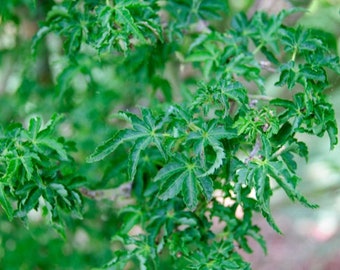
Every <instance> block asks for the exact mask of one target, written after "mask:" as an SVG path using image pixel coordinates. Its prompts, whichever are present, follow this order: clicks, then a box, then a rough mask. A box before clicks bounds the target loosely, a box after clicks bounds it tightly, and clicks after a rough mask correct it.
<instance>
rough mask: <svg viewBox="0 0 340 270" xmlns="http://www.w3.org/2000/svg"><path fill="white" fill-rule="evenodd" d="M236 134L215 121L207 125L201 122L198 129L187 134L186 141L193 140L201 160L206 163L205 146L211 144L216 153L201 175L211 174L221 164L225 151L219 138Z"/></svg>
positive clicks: (233, 136) (231, 136) (226, 137)
mask: <svg viewBox="0 0 340 270" xmlns="http://www.w3.org/2000/svg"><path fill="white" fill-rule="evenodd" d="M236 136H237V133H236V130H234V129H228V130H227V129H226V128H225V127H224V126H217V122H216V121H210V122H209V123H208V124H207V125H206V124H203V127H202V128H201V129H199V130H198V131H195V132H191V133H190V134H189V136H188V141H193V142H194V150H195V152H196V154H197V155H199V156H200V157H201V162H202V163H203V164H204V165H206V163H207V161H206V157H205V154H204V152H205V147H207V146H211V147H212V149H213V150H214V152H215V154H216V158H215V161H214V163H213V164H212V165H211V166H210V167H209V169H208V170H207V171H206V172H205V173H203V174H202V175H200V176H201V177H203V176H207V175H210V174H213V173H214V172H215V171H216V170H217V169H218V168H220V167H221V166H222V164H223V159H225V152H224V148H223V145H222V143H221V142H220V140H221V139H232V138H235V137H236Z"/></svg>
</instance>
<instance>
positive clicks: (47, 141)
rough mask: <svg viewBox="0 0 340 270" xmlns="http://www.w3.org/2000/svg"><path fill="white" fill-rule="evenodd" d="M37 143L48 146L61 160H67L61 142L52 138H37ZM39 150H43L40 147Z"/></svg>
mask: <svg viewBox="0 0 340 270" xmlns="http://www.w3.org/2000/svg"><path fill="white" fill-rule="evenodd" d="M37 145H43V146H45V147H47V148H50V149H52V150H54V151H56V152H57V153H58V155H59V157H60V159H61V160H68V156H67V152H66V150H65V149H64V146H63V144H61V143H59V142H57V141H56V140H54V139H51V138H43V139H38V140H37ZM40 151H41V152H42V153H43V152H44V151H43V150H42V149H40Z"/></svg>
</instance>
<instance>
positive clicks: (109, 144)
mask: <svg viewBox="0 0 340 270" xmlns="http://www.w3.org/2000/svg"><path fill="white" fill-rule="evenodd" d="M141 111H142V118H139V117H137V116H136V115H134V114H132V113H122V114H123V116H124V117H125V118H126V119H129V120H130V121H131V124H132V129H124V130H121V131H118V132H117V133H116V134H115V135H114V136H113V137H112V138H110V139H109V140H107V141H106V142H104V143H103V144H102V145H100V146H98V147H97V148H96V150H95V151H94V153H93V154H92V155H90V156H89V157H88V158H87V162H89V163H92V162H96V161H99V160H102V159H103V158H105V157H106V156H108V155H109V154H111V153H112V152H114V151H115V150H116V149H117V147H118V146H120V145H121V144H122V143H125V142H133V146H132V148H131V150H130V154H129V161H128V173H129V178H130V180H133V179H134V177H135V175H136V170H137V165H138V162H139V159H140V155H141V152H142V151H143V150H144V149H146V148H147V147H148V146H149V145H150V144H154V145H155V146H156V147H157V149H158V150H159V152H160V153H161V154H162V156H163V158H164V159H166V154H165V151H164V149H163V143H162V140H163V134H162V133H157V131H159V129H160V128H161V126H158V125H157V123H156V119H155V118H154V117H153V115H152V114H151V111H150V110H149V109H145V108H143V109H142V110H141Z"/></svg>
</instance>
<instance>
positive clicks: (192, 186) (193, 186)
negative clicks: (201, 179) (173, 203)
mask: <svg viewBox="0 0 340 270" xmlns="http://www.w3.org/2000/svg"><path fill="white" fill-rule="evenodd" d="M182 195H183V200H184V203H185V204H186V206H187V207H188V208H189V209H190V210H192V211H193V210H195V208H196V206H197V204H198V200H197V195H198V190H197V177H196V176H195V175H194V174H193V172H192V171H189V172H188V176H187V178H186V181H185V182H184V183H183V190H182Z"/></svg>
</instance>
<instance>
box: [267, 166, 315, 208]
mask: <svg viewBox="0 0 340 270" xmlns="http://www.w3.org/2000/svg"><path fill="white" fill-rule="evenodd" d="M268 173H269V175H270V176H271V177H273V178H274V179H275V181H276V182H277V183H278V184H279V185H280V186H281V188H282V189H283V190H284V191H285V192H286V194H287V196H288V197H289V198H290V199H291V200H292V201H295V200H297V201H299V202H300V203H301V204H303V205H304V206H307V207H310V208H317V207H318V205H316V204H311V203H309V202H308V200H307V199H306V198H305V197H304V196H302V195H301V194H300V192H299V191H297V190H296V184H297V183H298V182H299V181H300V178H299V177H298V176H297V175H295V174H292V173H291V172H290V171H289V170H288V168H287V166H286V164H285V163H284V162H282V161H273V162H270V163H269V164H268Z"/></svg>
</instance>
